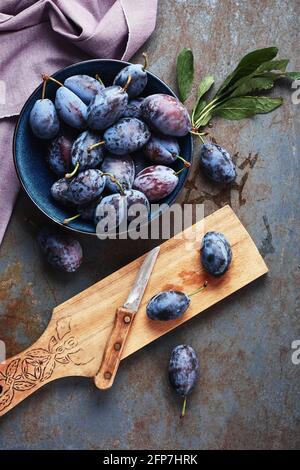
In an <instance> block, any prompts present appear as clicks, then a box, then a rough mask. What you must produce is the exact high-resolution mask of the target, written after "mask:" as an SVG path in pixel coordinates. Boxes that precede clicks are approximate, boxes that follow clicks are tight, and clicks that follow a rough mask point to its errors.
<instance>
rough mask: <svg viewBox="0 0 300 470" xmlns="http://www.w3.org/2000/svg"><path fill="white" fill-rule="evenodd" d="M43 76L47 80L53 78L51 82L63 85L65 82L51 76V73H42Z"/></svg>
mask: <svg viewBox="0 0 300 470" xmlns="http://www.w3.org/2000/svg"><path fill="white" fill-rule="evenodd" d="M42 77H43V80H46V81H48V80H51V82H54V83H56V85H59V86H63V84H62V83H61V82H59V81H58V80H56V78H53V77H51V76H50V75H47V74H45V73H44V74H43V75H42Z"/></svg>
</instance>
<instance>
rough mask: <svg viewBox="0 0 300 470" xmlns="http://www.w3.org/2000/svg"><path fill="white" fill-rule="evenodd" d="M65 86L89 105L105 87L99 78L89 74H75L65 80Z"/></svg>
mask: <svg viewBox="0 0 300 470" xmlns="http://www.w3.org/2000/svg"><path fill="white" fill-rule="evenodd" d="M64 86H65V87H67V88H69V90H71V91H73V93H75V95H77V96H79V98H80V99H81V101H83V102H84V103H85V104H86V105H89V104H90V102H91V101H92V99H93V98H94V97H95V95H97V94H98V93H101V91H102V90H103V89H104V88H105V87H104V85H102V84H101V83H100V82H99V81H98V80H96V79H95V78H93V77H90V76H89V75H73V76H72V77H69V78H67V79H66V80H65V82H64Z"/></svg>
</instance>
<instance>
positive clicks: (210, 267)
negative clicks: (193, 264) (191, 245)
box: [200, 232, 232, 276]
mask: <svg viewBox="0 0 300 470" xmlns="http://www.w3.org/2000/svg"><path fill="white" fill-rule="evenodd" d="M200 257H201V263H202V265H203V267H204V269H205V270H206V271H207V272H208V273H209V274H212V275H213V276H221V275H222V274H224V273H225V272H226V271H227V269H228V268H229V266H230V263H231V260H232V250H231V246H230V243H229V242H228V240H227V239H226V237H225V236H224V235H223V233H220V232H207V233H206V234H205V235H204V237H203V240H202V244H201V248H200Z"/></svg>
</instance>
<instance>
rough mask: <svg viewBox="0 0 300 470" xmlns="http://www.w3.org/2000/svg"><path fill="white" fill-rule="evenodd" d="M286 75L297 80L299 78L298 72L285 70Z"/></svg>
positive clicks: (299, 73)
mask: <svg viewBox="0 0 300 470" xmlns="http://www.w3.org/2000/svg"><path fill="white" fill-rule="evenodd" d="M286 76H287V77H288V78H291V79H292V80H297V79H298V78H300V72H286Z"/></svg>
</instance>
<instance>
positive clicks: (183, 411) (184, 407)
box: [180, 396, 186, 418]
mask: <svg viewBox="0 0 300 470" xmlns="http://www.w3.org/2000/svg"><path fill="white" fill-rule="evenodd" d="M185 410H186V396H185V397H184V400H183V404H182V410H181V416H180V418H184V416H185Z"/></svg>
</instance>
